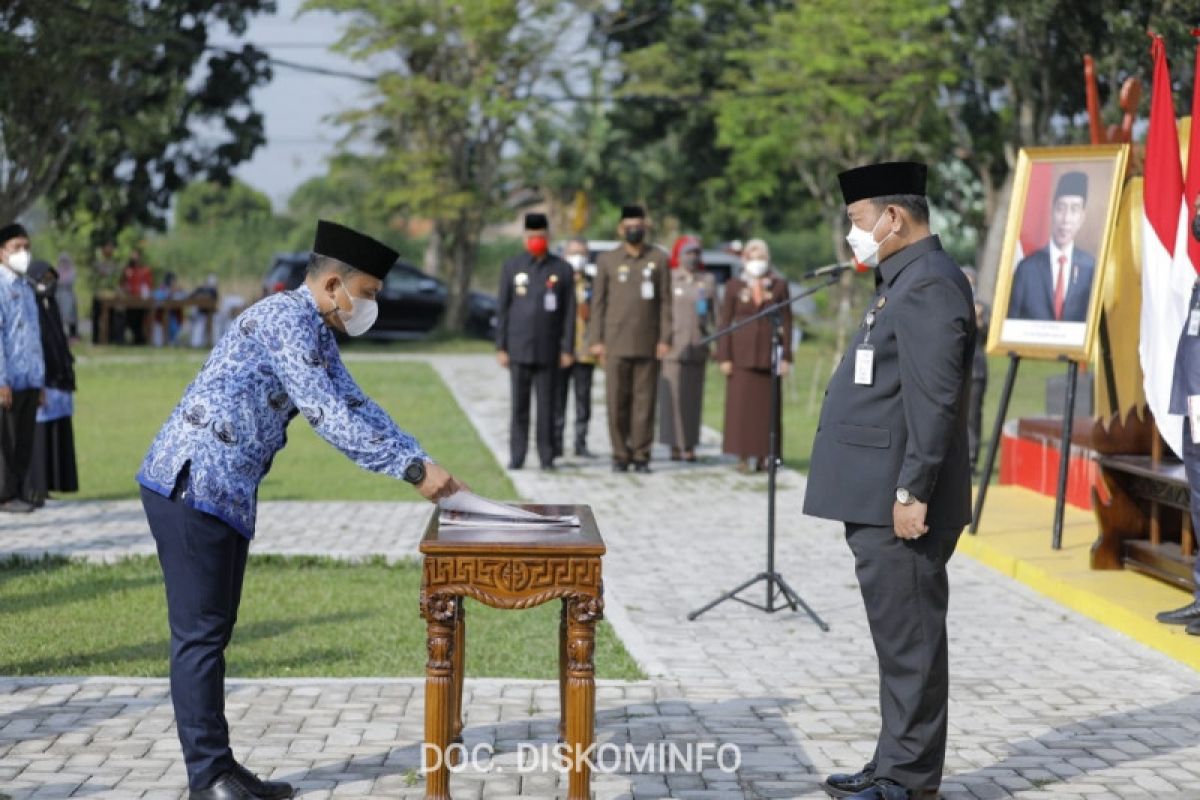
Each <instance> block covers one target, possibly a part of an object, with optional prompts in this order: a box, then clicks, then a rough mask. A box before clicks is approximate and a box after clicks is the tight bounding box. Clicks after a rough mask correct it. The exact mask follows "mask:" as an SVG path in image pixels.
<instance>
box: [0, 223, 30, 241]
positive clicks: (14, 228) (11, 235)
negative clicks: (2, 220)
mask: <svg viewBox="0 0 1200 800" xmlns="http://www.w3.org/2000/svg"><path fill="white" fill-rule="evenodd" d="M19 236H24V237H25V238H26V239H28V238H29V232H28V231H27V230H25V226H24V225H21V224H20V223H19V222H10V223H9V224H8V225H5V226H4V227H3V228H0V244H4V243H5V242H7V241H9V240H10V239H16V238H17V237H19Z"/></svg>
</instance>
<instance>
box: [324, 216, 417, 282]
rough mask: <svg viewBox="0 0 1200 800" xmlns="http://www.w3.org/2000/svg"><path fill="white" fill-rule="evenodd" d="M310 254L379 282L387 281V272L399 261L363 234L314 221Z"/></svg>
mask: <svg viewBox="0 0 1200 800" xmlns="http://www.w3.org/2000/svg"><path fill="white" fill-rule="evenodd" d="M313 252H314V253H317V254H318V255H322V256H328V257H329V258H336V259H337V260H338V261H341V262H342V263H343V264H346V265H347V266H350V267H353V268H354V269H358V270H362V271H363V272H365V273H367V274H368V275H373V276H375V277H376V278H379V279H380V280H383V279H384V278H386V277H387V274H388V270H390V269H391V268H392V265H393V264H395V263H396V259H398V258H399V257H400V254H399V253H397V252H396V251H395V250H393V249H392V248H390V247H388V246H387V245H386V244H383V243H382V242H377V241H375V240H374V239H372V238H371V237H370V236H367V235H366V234H362V233H359V232H358V231H356V230H351V229H350V228H347V227H346V226H345V225H338V224H337V223H336V222H329V221H327V220H323V219H322V220H317V236H316V238H315V239H314V240H313Z"/></svg>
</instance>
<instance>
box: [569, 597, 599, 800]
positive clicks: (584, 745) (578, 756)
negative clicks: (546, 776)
mask: <svg viewBox="0 0 1200 800" xmlns="http://www.w3.org/2000/svg"><path fill="white" fill-rule="evenodd" d="M603 609H604V601H603V600H602V599H600V598H599V597H590V596H577V597H574V598H571V599H570V601H569V609H568V613H567V617H568V619H567V685H566V710H565V714H564V716H565V717H566V734H567V736H566V745H567V750H568V753H569V754H570V758H571V760H572V761H573V763H572V765H571V767H572V768H571V772H570V774H569V777H568V780H567V800H589V798H590V796H591V788H590V787H591V781H592V775H591V768H590V767H589V765H588V759H591V758H594V755H595V754H594V753H593V752H592V749H591V748H592V743H593V741H594V739H595V732H596V731H595V728H596V666H595V661H594V654H595V649H596V620H598V619H600V616H601V614H602V613H603Z"/></svg>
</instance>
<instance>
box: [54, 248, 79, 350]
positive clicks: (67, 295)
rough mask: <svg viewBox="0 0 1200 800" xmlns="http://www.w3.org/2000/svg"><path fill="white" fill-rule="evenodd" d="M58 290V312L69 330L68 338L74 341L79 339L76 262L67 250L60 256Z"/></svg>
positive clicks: (57, 269) (56, 291)
mask: <svg viewBox="0 0 1200 800" xmlns="http://www.w3.org/2000/svg"><path fill="white" fill-rule="evenodd" d="M55 269H56V271H57V272H58V288H57V289H56V290H55V293H54V294H55V299H56V300H57V301H58V310H59V312H60V313H61V315H62V320H63V325H64V326H65V327H66V329H67V337H68V338H69V339H70V340H72V341H74V340H76V339H78V338H79V307H78V305H76V302H75V261H74V260H73V259H72V258H71V255H70V254H69V253H68V252H66V251H65V250H64V251H63V252H61V253H59V254H58V266H57V267H56V268H55Z"/></svg>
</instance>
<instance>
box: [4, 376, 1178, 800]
mask: <svg viewBox="0 0 1200 800" xmlns="http://www.w3.org/2000/svg"><path fill="white" fill-rule="evenodd" d="M430 360H431V362H432V363H433V365H434V367H435V368H436V369H437V370H438V372H439V374H440V375H441V376H442V377H443V379H444V380H445V381H446V383H447V384H448V385H449V386H450V387H451V389H452V390H453V392H454V394H455V396H456V397H457V398H458V400H459V402H460V404H461V405H462V406H463V408H464V410H465V411H466V412H467V414H468V415H469V416H470V418H471V420H472V421H473V423H474V424H475V425H476V426H477V428H478V429H479V432H480V434H481V436H482V438H483V440H484V443H485V444H486V445H487V446H488V447H489V448H490V449H491V450H492V451H493V452H494V453H495V454H496V455H497V458H498V459H499V460H500V461H501V462H502V463H503V462H504V461H505V460H506V455H507V440H506V437H507V413H508V400H507V380H506V377H505V375H504V373H503V372H502V371H501V370H499V368H497V367H496V366H495V365H494V362H493V361H492V360H491V359H490V358H488V357H485V356H439V357H435V358H432V359H430ZM352 368H353V367H352ZM601 390H602V386H598V387H597V405H596V409H597V411H599V412H600V413H599V419H598V420H596V422H595V423H594V425H593V430H592V433H591V437H590V446H591V448H592V449H593V450H595V451H596V452H599V453H606V452H607V451H608V448H607V446H606V430H605V428H604V427H603V426H604V422H603V405H602V402H600V398H601V397H602V394H601ZM718 450H719V447H718V439H717V437H715V435H714V434H713V433H712V432H711V431H707V432H706V435H705V442H704V446H703V447H702V448H701V451H700V455H701V463H700V464H698V465H681V464H672V463H671V462H667V461H664V460H662V459H661V458H660V459H658V460H656V462H655V464H654V466H655V467H656V471H655V473H654V474H652V475H649V476H636V475H614V474H612V473H610V472H609V471H608V464H607V461H606V460H605V459H603V458H601V459H597V460H593V461H583V460H581V459H577V458H574V457H568V458H566V459H564V462H563V464H562V468H561V469H560V470H559V471H558V472H557V473H542V472H540V471H539V470H536V469H532V470H531V469H525V470H522V471H519V472H515V473H513V480H514V483H515V484H516V486H517V488H518V490H519V492H520V493H521V495H522V496H524V497H526V498H529V499H532V500H537V501H544V502H556V501H563V502H565V501H570V502H582V503H588V504H590V505H592V507H593V508H594V510H595V512H596V516H597V519H598V522H599V524H600V528H601V530H602V532H603V533H604V536H605V539H606V541H607V543H608V546H609V554H608V556H607V557H606V559H605V587H606V595H607V597H606V600H607V616H608V618H609V620H610V621H611V622H612V624H613V625H614V627H615V628H616V629H617V631H618V633H619V634H620V635H621V637H622V639H623V640H624V642H625V644H626V646H627V647H628V648H629V650H630V651H631V653H633V655H634V656H635V657H636V658H637V659H638V661H639V663H641V664H642V666H643V669H644V671H645V672H646V673H647V676H648V678H647V680H644V681H635V682H612V681H605V680H603V679H604V675H603V665H600V678H601V679H602V680H601V686H600V688H599V691H598V701H597V702H598V709H599V713H598V717H597V726H598V738H599V740H600V741H601V742H602V743H606V744H607V745H609V747H608V749H607V750H606V751H605V752H606V753H608V754H609V755H610V756H612V758H610V759H609V760H608V761H607V762H606V765H607V766H617V767H619V768H618V769H616V770H615V771H613V772H611V773H610V774H601V775H598V776H597V777H596V780H595V782H594V789H595V793H596V796H597V797H598V798H618V797H619V798H632V799H633V800H641V798H666V797H674V798H697V799H698V798H767V797H771V798H774V797H811V798H818V797H823V794H822V793H821V792H820V790H819V789H818V788H817V785H818V784H819V782H820V781H821V779H822V778H823V776H824V775H825V774H826V773H827V772H829V771H832V770H840V769H857V768H858V767H859V766H861V764H862V762H863V761H864V760H865V759H866V758H867V757H868V756H869V755H870V752H871V750H872V748H873V743H874V736H875V733H876V730H877V728H876V726H877V725H878V716H877V696H876V691H877V678H876V664H875V659H874V654H873V652H872V649H871V644H870V639H869V636H868V634H867V628H866V619H865V616H864V614H863V611H862V608H861V600H860V598H859V596H858V590H857V586H856V584H855V582H854V574H853V567H852V561H851V559H850V556H849V553H848V552H847V550H846V547H845V544H844V542H843V540H842V534H841V531H840V528H839V526H837V525H835V524H832V523H828V522H824V521H820V520H814V519H811V518H807V517H804V516H802V515H801V514H800V512H799V509H800V506H801V498H802V496H803V491H804V479H803V476H801V475H798V474H796V473H793V472H785V473H783V475H782V476H781V481H780V493H779V506H778V508H779V515H778V520H779V547H778V568H779V570H780V571H781V572H782V573H783V574H784V575H785V577H786V578H787V579H788V580H789V581H790V582H791V583H792V585H793V586H794V587H795V588H796V589H797V590H798V591H799V593H800V594H801V595H802V596H803V597H804V598H805V600H807V601H808V602H809V603H810V604H811V606H812V607H813V608H814V610H815V611H816V612H817V613H819V614H820V615H821V616H822V617H823V618H824V619H825V620H826V621H827V622H828V623H829V624H830V625H831V630H830V632H828V633H823V632H821V631H820V630H819V629H818V628H817V627H816V626H815V625H814V624H812V623H811V621H810V620H809V619H808V618H807V617H806V616H804V615H803V614H798V613H793V612H791V611H784V612H782V613H777V614H773V615H768V614H764V613H761V612H759V611H757V610H754V609H751V608H749V607H746V606H743V605H740V604H737V603H725V604H722V605H720V606H718V607H717V608H715V609H713V610H712V611H710V612H708V613H707V614H705V615H703V616H701V617H700V618H699V619H698V620H696V621H695V622H688V621H687V619H686V614H687V612H688V611H689V610H692V609H695V608H698V607H699V606H701V605H703V604H704V603H705V602H707V601H708V600H709V599H711V598H713V597H715V596H716V595H717V594H719V593H720V592H721V591H723V590H725V589H727V588H732V587H733V586H734V585H736V584H737V583H740V582H741V581H743V580H745V579H748V578H750V577H752V576H753V575H755V574H756V573H758V572H759V571H761V569H762V568H763V566H764V539H765V535H764V533H763V531H764V523H765V516H766V515H765V505H766V493H765V478H764V477H763V476H753V475H752V476H739V475H737V474H735V473H734V472H733V471H732V469H731V464H730V463H729V461H728V460H726V459H722V458H721V457H720V456H719V455H718ZM435 455H436V454H435ZM658 455H662V456H665V453H662V454H656V457H657V456H658ZM428 513H429V509H428V507H427V506H425V505H423V504H411V503H401V504H385V503H267V504H264V507H263V510H262V513H261V516H260V519H261V526H260V532H259V535H258V538H257V539H256V540H255V542H254V546H253V551H254V552H257V553H264V552H277V553H324V554H331V555H336V556H338V557H343V558H361V557H365V556H368V555H374V554H381V555H384V556H386V557H388V558H389V559H395V558H403V557H406V556H411V555H413V554H414V553H415V548H416V542H417V539H418V538H419V535H420V532H421V529H422V527H423V525H424V522H425V520H426V518H427V514H428ZM4 522H5V527H4V528H3V529H0V557H3V556H4V555H7V554H11V553H20V554H24V555H32V554H36V553H41V552H61V553H66V554H70V555H73V556H77V557H85V558H90V559H95V560H109V559H113V558H118V557H120V556H122V555H124V554H128V553H136V552H143V553H145V552H152V549H151V547H150V543H149V540H148V532H147V531H146V529H145V523H144V521H143V520H142V519H141V516H140V510H139V508H138V507H137V504H136V503H130V502H114V503H62V504H56V505H54V506H53V507H52V508H49V509H47V510H45V511H43V512H41V513H39V514H35V515H32V516H31V517H30V518H29V519H28V520H27V521H26V520H22V521H19V522H17V523H15V524H10V523H9V520H5V521H4ZM350 528H353V529H355V531H357V533H356V535H355V536H354V537H351V536H349V535H348V534H343V531H344V530H345V531H348V530H349V529H350ZM951 582H952V600H951V603H952V607H951V616H950V633H951V669H952V697H951V709H950V715H951V716H950V720H951V721H950V743H949V753H948V761H947V767H946V781H945V784H944V785H943V793H944V795H945V797H946V798H948V799H949V800H960V799H961V800H966V799H967V798H981V799H982V800H991V799H992V798H1005V797H1019V798H1026V799H1027V800H1051V799H1052V798H1054V799H1056V800H1057V799H1058V798H1076V797H1080V798H1141V797H1182V798H1194V799H1195V800H1200V693H1198V692H1200V675H1197V673H1195V672H1194V671H1192V670H1190V669H1189V668H1187V667H1184V666H1182V665H1180V664H1178V663H1177V662H1174V661H1172V660H1170V659H1168V658H1166V657H1165V656H1162V655H1160V654H1158V653H1156V652H1154V651H1152V650H1149V649H1148V648H1145V647H1143V646H1141V645H1139V644H1137V643H1135V642H1132V641H1131V640H1129V639H1127V638H1125V637H1123V636H1121V635H1119V634H1116V633H1114V632H1112V631H1110V630H1108V629H1107V628H1104V627H1103V626H1100V625H1098V624H1096V623H1094V622H1091V621H1089V620H1086V619H1084V618H1082V617H1080V616H1078V615H1076V614H1074V613H1072V612H1070V611H1066V610H1064V609H1062V608H1061V607H1059V606H1056V605H1054V604H1053V603H1050V602H1049V601H1047V600H1045V599H1043V598H1041V597H1039V596H1037V595H1035V594H1033V593H1032V592H1031V591H1029V590H1027V589H1025V588H1024V587H1023V586H1020V585H1018V584H1015V583H1013V582H1011V581H1009V580H1008V579H1006V578H1004V577H1002V576H1000V575H998V574H997V573H994V572H992V571H990V570H989V569H987V568H986V567H983V566H981V565H979V564H977V563H974V562H972V561H970V560H969V559H967V558H964V557H959V558H956V559H955V560H954V561H953V562H952V565H951ZM751 599H758V598H757V597H755V596H754V595H752V596H751ZM0 613H3V609H0ZM11 646H12V645H11V643H0V647H11ZM1198 646H1200V645H1198ZM422 686H423V682H422V681H421V680H420V679H419V678H411V679H394V680H379V679H361V680H358V679H355V680H318V679H292V680H283V679H279V680H246V681H231V683H230V694H229V715H230V722H231V727H232V731H233V736H234V748H235V752H236V753H237V755H238V756H239V757H241V758H244V759H245V760H246V761H247V762H248V763H249V764H250V765H251V766H252V767H253V768H255V769H257V770H260V771H263V772H269V773H270V774H272V775H273V776H275V777H280V778H286V779H288V780H291V781H293V782H295V783H296V784H297V786H299V787H301V789H302V794H301V795H300V796H302V797H305V798H324V797H380V798H383V797H393V798H394V797H405V798H407V797H419V796H421V793H422V790H423V784H422V781H421V778H420V776H419V773H418V772H417V767H418V765H419V761H420V741H421V726H422V723H423V710H422ZM466 706H467V730H466V734H465V735H466V742H467V746H468V748H473V747H477V748H478V749H477V752H479V753H480V754H484V753H489V752H490V753H491V758H490V760H488V761H486V762H485V763H481V764H477V768H476V769H468V770H464V771H463V772H461V773H459V774H456V775H455V776H454V777H453V778H452V782H451V787H452V790H453V791H454V795H455V797H459V798H481V799H483V798H486V800H499V798H506V797H516V796H520V797H544V798H548V797H555V796H561V793H562V792H563V790H564V788H565V782H564V781H563V780H561V778H560V776H558V775H557V774H556V773H555V772H554V771H553V770H546V769H530V770H522V769H520V767H521V764H520V759H521V757H522V756H524V757H525V758H526V765H527V766H528V765H530V764H529V760H528V755H529V753H530V752H534V750H533V748H536V747H540V746H541V745H550V744H552V743H553V739H554V733H555V725H556V714H557V686H556V685H555V684H552V683H546V682H535V681H519V680H472V679H470V678H469V677H468V681H467V701H466ZM664 742H665V743H668V744H669V745H671V750H672V752H674V753H675V754H677V755H679V756H683V757H686V756H689V755H690V756H691V757H692V758H691V760H692V761H693V763H692V764H689V765H685V766H689V767H692V768H691V769H674V770H672V769H670V768H669V765H667V764H664V763H661V762H662V761H663V760H665V759H661V758H656V757H654V756H657V755H665V753H663V752H662V745H661V743H664ZM626 745H629V748H628V749H627V750H626V751H625V752H624V753H622V752H621V751H620V748H624V747H625V746H626ZM699 745H704V746H705V747H711V748H714V749H715V748H716V747H719V746H722V745H724V746H727V749H726V750H725V751H723V752H724V753H726V754H728V753H732V752H733V750H732V749H729V748H730V747H731V746H736V748H737V751H738V752H739V753H740V763H739V764H738V765H737V769H736V770H733V771H726V770H724V769H722V765H721V764H718V763H716V762H715V761H714V760H713V759H712V758H710V759H709V761H708V762H707V763H705V764H703V765H702V766H703V769H700V768H698V767H697V766H696V764H695V763H694V762H695V761H696V760H697V755H698V754H699V753H701V752H704V751H702V750H701V749H700V748H699V747H698V746H699ZM646 746H654V747H657V748H658V752H657V753H656V752H651V760H650V762H645V761H643V762H636V761H635V763H633V764H630V763H629V754H632V755H633V757H634V758H635V759H636V758H646V757H647V756H646V751H645V749H644V748H645V747H646ZM617 755H622V756H623V758H622V759H617V758H616V756H617ZM617 761H623V763H619V764H618V763H615V762H617ZM539 766H540V765H539ZM725 766H731V764H730V763H729V762H728V761H727V762H725ZM183 787H184V775H183V768H182V763H181V759H180V756H179V752H178V744H177V742H176V740H175V737H174V730H173V728H172V726H171V713H170V704H169V698H168V697H167V688H166V685H165V682H164V681H162V680H142V681H138V680H131V679H123V678H104V677H97V678H88V679H29V678H0V795H3V794H7V795H8V796H10V797H11V798H14V800H15V798H26V797H71V796H78V797H114V798H134V797H164V798H165V797H170V798H178V797H184V796H186V793H185V792H184V788H183Z"/></svg>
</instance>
